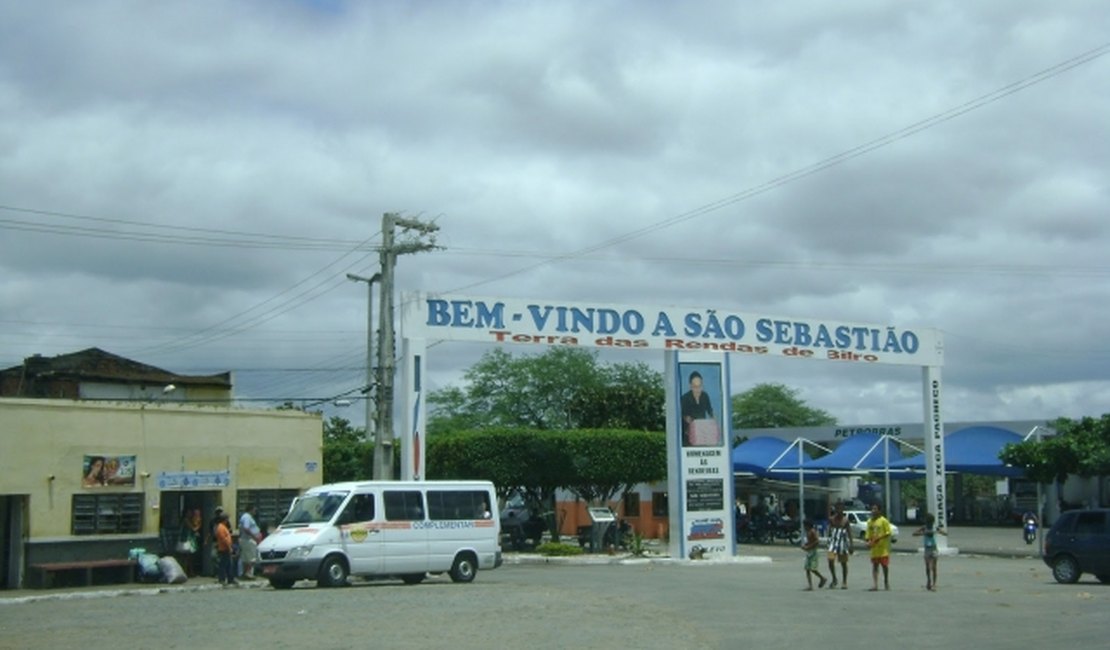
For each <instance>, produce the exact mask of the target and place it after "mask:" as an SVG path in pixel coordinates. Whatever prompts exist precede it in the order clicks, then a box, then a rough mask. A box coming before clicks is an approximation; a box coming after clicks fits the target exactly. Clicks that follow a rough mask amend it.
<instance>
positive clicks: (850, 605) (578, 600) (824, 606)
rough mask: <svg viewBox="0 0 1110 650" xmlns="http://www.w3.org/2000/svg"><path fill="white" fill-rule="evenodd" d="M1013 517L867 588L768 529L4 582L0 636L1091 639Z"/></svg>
mask: <svg viewBox="0 0 1110 650" xmlns="http://www.w3.org/2000/svg"><path fill="white" fill-rule="evenodd" d="M1019 534H1020V533H1019V532H1018V531H1017V530H1016V529H1010V530H1002V531H996V532H993V533H992V532H989V531H978V530H977V531H972V530H968V531H967V532H966V533H965V532H964V531H962V530H954V531H953V533H952V536H953V538H954V540H953V545H954V546H955V545H956V544H957V543H958V544H959V545H961V546H962V547H964V548H963V549H961V553H960V554H959V555H955V556H947V557H945V558H942V559H941V567H940V575H941V580H940V585H941V589H940V591H938V592H936V593H934V592H928V591H925V590H924V589H922V583H923V575H922V574H923V572H922V565H923V563H922V562H921V560H920V558H919V557H917V556H916V555H915V554H912V553H911V552H910V549H911V545H910V544H906V545H904V546H903V545H902V544H901V543H900V545H899V546H900V547H902V548H905V549H906V551H903V552H900V553H898V554H897V555H896V556H895V557H894V558H893V565H892V568H891V572H892V574H891V576H892V584H891V586H892V589H891V591H889V592H888V591H881V592H879V593H869V592H868V591H867V588H868V587H869V586H870V584H869V583H870V580H869V576H868V568H867V567H868V563H867V560H866V558H865V557H863V556H862V555H863V554H862V553H857V555H856V556H855V557H854V558H853V559H852V562H851V573H850V589H847V590H839V589H838V590H828V589H826V590H823V591H819V592H809V593H807V592H804V591H802V587H803V586H804V584H805V582H804V577H803V573H802V570H801V565H802V554H801V553H800V552H799V550H798V549H797V548H795V547H789V546H786V545H785V544H782V543H779V544H778V545H775V546H767V547H753V548H752V549H751V550H752V551H753V552H752V553H747V552H746V551H747V550H748V549H744V551H745V552H743V553H742V554H741V556H740V557H741V561H735V562H722V563H715V562H666V561H658V562H645V561H625V562H624V563H622V564H608V562H609V561H610V558H608V556H601V557H596V556H595V557H590V558H585V559H582V560H579V561H578V562H576V563H573V564H565V565H558V564H540V563H537V562H539V561H540V559H539V558H538V557H535V556H527V555H523V556H513V559H514V560H515V561H519V563H511V564H508V565H507V566H504V567H502V568H501V569H498V570H496V571H484V572H481V573H480V574H479V575H478V578H477V580H476V581H475V582H474V583H472V584H468V585H456V584H453V583H451V582H450V581H449V580H448V579H447V578H446V577H443V576H440V577H433V578H429V579H428V580H427V581H426V582H425V583H424V584H422V585H418V586H406V585H403V584H401V583H400V581H396V580H394V581H388V582H385V581H383V582H374V583H365V582H361V581H356V583H355V585H354V586H352V587H350V588H347V589H316V588H312V587H311V586H310V585H309V584H308V583H305V584H303V585H298V587H297V588H295V589H293V590H290V591H284V592H281V591H275V590H273V589H270V588H269V587H268V586H264V585H259V584H255V585H251V586H250V587H247V588H238V589H235V588H229V589H220V588H218V587H215V586H213V585H212V584H211V582H210V581H208V582H205V581H191V582H190V583H188V584H186V585H181V586H173V587H163V588H158V587H155V586H143V587H141V588H111V589H102V588H92V589H79V590H72V591H69V590H61V591H59V592H50V593H48V594H47V593H44V592H17V593H10V594H4V596H5V597H4V598H0V648H57V647H81V646H85V645H92V644H95V645H107V646H111V647H136V648H146V647H156V648H162V649H172V648H189V649H190V650H192V649H195V648H196V647H198V646H208V645H217V646H218V647H220V648H228V649H233V648H252V649H254V648H259V647H265V648H267V649H281V648H305V647H311V648H344V649H349V648H357V647H370V646H373V647H396V648H452V649H456V648H464V649H465V648H495V647H496V648H514V647H521V648H528V649H529V650H540V649H545V648H558V649H560V650H561V649H564V648H617V647H634V648H644V649H654V648H681V649H684V648H741V647H743V648H747V647H764V648H781V647H811V646H825V645H829V644H832V645H833V646H834V647H841V646H855V645H864V644H868V645H873V644H874V643H875V642H881V643H882V644H883V645H886V646H892V647H894V648H895V649H897V650H901V649H903V648H947V649H949V650H951V649H952V648H965V647H974V648H976V650H986V649H990V648H1005V649H1006V650H1012V649H1013V648H1015V647H1044V646H1049V647H1051V646H1057V645H1063V646H1076V647H1103V646H1104V645H1105V639H1106V629H1107V623H1108V622H1110V615H1108V614H1107V612H1110V586H1106V585H1101V584H1099V583H1097V582H1096V581H1094V580H1092V579H1091V578H1090V577H1085V578H1084V580H1083V581H1082V582H1080V583H1079V584H1076V585H1058V584H1056V583H1055V582H1054V581H1053V580H1052V577H1051V574H1050V572H1049V570H1048V568H1047V567H1045V566H1044V564H1043V563H1042V562H1041V561H1040V560H1039V559H1037V558H1034V557H1028V556H1025V557H1020V556H1021V555H1023V554H1024V552H1025V551H1026V549H1025V548H1023V547H1022V545H1021V544H1020V539H1018V543H1016V544H1015V543H1014V542H1012V541H1009V540H1010V538H1011V537H1013V538H1018V536H1019ZM972 546H976V547H977V548H975V549H972ZM964 549H966V550H964ZM970 550H976V551H982V552H984V553H991V555H986V554H981V553H970V552H968V551H970ZM597 561H603V562H606V564H590V562H597ZM823 568H824V567H822V569H823ZM28 596H30V597H28ZM44 596H45V597H44ZM110 596H117V597H110ZM875 639H881V641H875Z"/></svg>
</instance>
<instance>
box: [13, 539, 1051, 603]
mask: <svg viewBox="0 0 1110 650" xmlns="http://www.w3.org/2000/svg"><path fill="white" fill-rule="evenodd" d="M900 528H901V529H902V530H901V535H902V537H901V538H900V539H899V541H898V543H897V544H895V545H894V546H893V548H894V551H895V552H896V553H898V554H904V553H917V552H918V548H919V542H920V540H919V539H917V538H914V537H912V536H911V535H910V533H911V532H912V527H910V526H908V525H907V526H900ZM947 541H948V544H949V546H950V547H951V548H952V550H953V551H955V552H956V553H958V555H963V556H968V555H970V556H975V555H981V556H991V557H1004V558H1027V559H1028V558H1032V559H1037V563H1038V564H1040V560H1039V559H1038V558H1039V557H1040V543H1039V541H1038V542H1037V543H1034V544H1025V542H1024V541H1022V538H1021V529H1020V528H1017V527H1011V528H988V527H959V528H952V529H951V530H950V531H949V536H948V540H947ZM649 548H652V549H655V551H656V553H657V555H655V556H653V559H654V560H655V561H656V562H657V563H658V562H665V561H666V558H665V557H659V555H664V554H665V552H666V546H665V545H662V544H657V543H654V542H651V543H649ZM863 552H864V551H863V547H860V554H861V556H862V554H863ZM797 555H798V550H797V548H796V547H793V546H790V545H788V544H787V543H786V542H783V541H778V542H776V543H774V544H770V545H760V544H752V545H743V546H741V548H740V553H739V554H738V558H737V563H738V564H759V563H765V562H766V563H775V562H793V561H795V560H796V559H797ZM627 559H628V558H627V557H626V556H619V555H618V556H608V555H584V556H578V557H574V558H554V559H549V558H544V557H542V556H538V555H534V554H529V553H507V554H506V556H505V560H506V564H510V565H519V564H555V565H568V564H580V565H588V566H594V565H598V564H621V563H624V562H626V561H627ZM1040 566H1043V564H1041V565H1040ZM264 586H266V583H265V582H264V581H261V580H258V581H254V582H249V581H242V583H241V588H259V587H264ZM212 589H219V585H218V584H216V580H215V579H214V578H203V577H201V578H193V579H191V580H189V581H188V582H187V583H186V584H182V585H161V584H126V585H101V586H94V587H77V588H61V589H47V590H40V589H22V590H15V591H0V606H2V605H4V604H13V603H19V602H31V601H37V600H58V599H84V598H107V597H113V596H120V595H132V594H134V593H137V592H163V593H165V592H174V591H197V590H200V591H206V590H212Z"/></svg>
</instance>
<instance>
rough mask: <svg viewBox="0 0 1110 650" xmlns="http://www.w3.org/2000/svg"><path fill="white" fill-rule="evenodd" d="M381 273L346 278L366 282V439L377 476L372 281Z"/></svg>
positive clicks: (351, 275) (377, 441) (373, 471)
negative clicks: (373, 452)
mask: <svg viewBox="0 0 1110 650" xmlns="http://www.w3.org/2000/svg"><path fill="white" fill-rule="evenodd" d="M381 277H382V274H381V273H375V274H374V275H372V276H371V277H369V278H367V277H363V276H361V275H355V274H354V273H348V274H347V279H348V280H352V281H354V282H365V283H366V296H367V300H366V439H367V440H373V441H374V449H375V458H374V466H373V467H371V472H370V473H371V476H372V477H373V478H375V479H376V478H378V463H377V448H378V444H379V442H380V441H379V440H378V436H377V432H376V431H375V429H376V427H375V426H374V404H373V401H374V400H373V399H372V395H373V394H374V283H375V282H377V281H378V280H380V279H381Z"/></svg>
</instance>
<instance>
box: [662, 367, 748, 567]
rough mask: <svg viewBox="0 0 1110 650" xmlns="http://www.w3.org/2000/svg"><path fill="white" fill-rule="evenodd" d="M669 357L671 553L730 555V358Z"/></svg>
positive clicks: (709, 556) (733, 532)
mask: <svg viewBox="0 0 1110 650" xmlns="http://www.w3.org/2000/svg"><path fill="white" fill-rule="evenodd" d="M666 358H667V362H666V366H667V372H666V373H665V374H666V379H665V381H666V382H667V395H668V396H672V397H671V399H669V400H668V404H669V405H673V406H668V409H667V414H668V415H667V458H668V461H669V464H670V470H669V471H668V472H667V475H668V486H667V489H668V491H669V494H670V499H669V503H670V509H671V512H670V519H671V522H672V528H671V555H672V556H674V557H689V556H691V555H696V556H697V557H700V558H704V559H712V558H724V557H730V556H732V555H735V554H736V528H735V519H734V513H733V510H732V502H733V500H734V497H733V482H732V454H731V449H732V445H731V444H729V426H728V422H729V417H730V415H729V400H728V397H727V396H728V394H729V390H728V371H727V370H728V358H727V356H726V355H722V354H707V353H702V354H679V353H668V354H667V355H666ZM673 396H678V399H674V398H673ZM674 406H677V408H674ZM675 522H677V526H676V525H675ZM676 533H678V534H676Z"/></svg>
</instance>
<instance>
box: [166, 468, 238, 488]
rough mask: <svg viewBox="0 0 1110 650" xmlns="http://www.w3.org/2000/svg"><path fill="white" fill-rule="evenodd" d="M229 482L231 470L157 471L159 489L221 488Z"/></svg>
mask: <svg viewBox="0 0 1110 650" xmlns="http://www.w3.org/2000/svg"><path fill="white" fill-rule="evenodd" d="M230 484H231V472H230V471H228V470H226V469H225V470H220V471H213V472H158V489H159V490H199V489H203V488H222V487H227V486H228V485H230Z"/></svg>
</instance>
